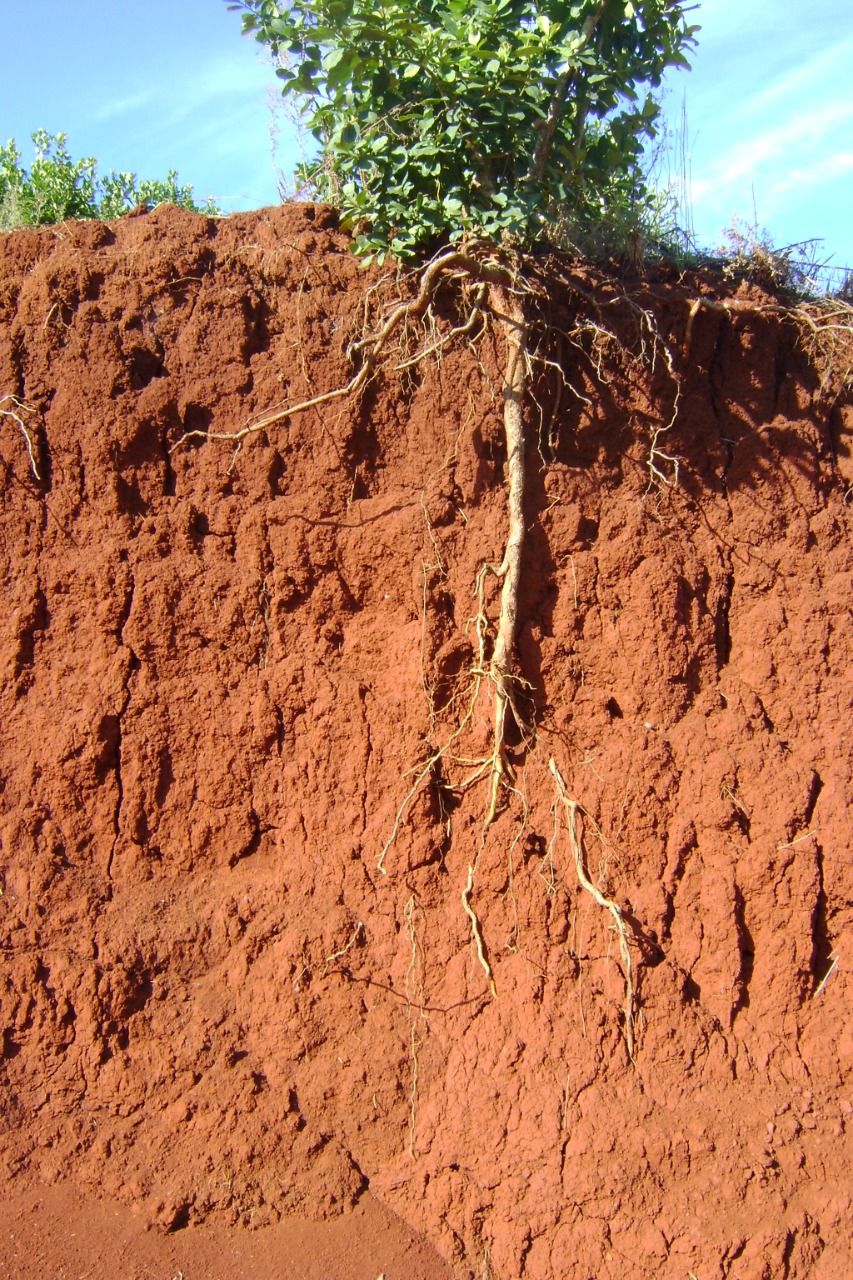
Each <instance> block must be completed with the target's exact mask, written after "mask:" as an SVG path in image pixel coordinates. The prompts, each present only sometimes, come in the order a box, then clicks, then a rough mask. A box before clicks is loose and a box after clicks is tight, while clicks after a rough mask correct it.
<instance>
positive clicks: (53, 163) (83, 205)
mask: <svg viewBox="0 0 853 1280" xmlns="http://www.w3.org/2000/svg"><path fill="white" fill-rule="evenodd" d="M32 140H33V143H34V144H35V151H36V154H35V159H34V160H33V163H32V167H31V168H30V169H29V171H28V170H27V169H25V168H23V166H22V165H21V153H20V151H19V150H18V148H17V147H16V146H15V140H14V138H10V140H9V141H8V142H7V144H6V146H5V147H0V231H11V230H13V229H14V228H16V227H43V226H50V225H52V224H53V223H57V222H65V221H66V220H68V219H73V218H101V219H106V218H120V217H121V216H122V214H124V213H129V212H130V210H131V209H135V208H136V207H137V206H138V205H140V204H148V205H156V204H166V203H168V204H175V205H178V206H179V207H180V208H181V209H189V210H191V211H192V212H194V213H208V214H214V213H218V212H219V210H218V209H217V207H216V205H215V204H213V202H212V201H210V200H208V201H207V203H206V204H205V205H203V206H199V205H197V204H196V203H195V202H194V200H193V189H192V187H191V186H189V185H187V186H179V185H178V175H177V173H176V171H175V170H174V169H172V170H170V171H169V174H168V176H167V177H166V179H165V180H164V181H159V182H150V181H143V182H140V181H138V179H137V176H136V174H135V173H116V172H115V171H114V170H110V172H109V173H108V174H107V175H106V177H104V178H99V177H98V166H97V162H96V161H95V160H94V159H93V158H92V157H91V156H87V157H86V159H84V160H72V158H71V156H70V155H69V153H68V150H67V148H66V145H65V143H66V135H65V134H64V133H57V134H50V133H47V132H46V131H45V130H44V129H37V130H36V132H35V133H34V134H33V135H32Z"/></svg>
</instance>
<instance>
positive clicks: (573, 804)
mask: <svg viewBox="0 0 853 1280" xmlns="http://www.w3.org/2000/svg"><path fill="white" fill-rule="evenodd" d="M548 768H549V769H550V770H551V773H552V775H553V778H554V784H555V786H556V788H557V797H558V800H559V802H560V803H561V804H562V806H563V808H564V809H565V811H566V816H567V819H568V823H567V825H568V829H569V841H570V843H571V847H572V856H573V858H574V862H575V870H576V872H577V876H578V880H579V882H580V885H581V888H583V889H586V891H587V893H589V894H590V895H591V896H592V897H593V898H594V899H595V901H596V902H597V903H598V905H599V906H600V907H603V908H604V909H605V911H609V912H610V914H611V915H612V916H613V919H614V921H615V922H616V932H617V933H618V935H619V950H620V951H621V953H622V964H623V965H624V968H625V1043H626V1045H627V1047H628V1057H629V1058H630V1059H631V1061H632V1062H633V1061H634V970H633V965H632V963H631V952H630V949H629V947H628V929H627V926H626V924H625V917H624V915H623V913H622V908H621V907H620V906H619V905H618V903H616V902H614V901H613V900H612V899H611V898H605V896H604V894H603V893H602V892H601V890H600V889H597V888H596V886H595V885H594V884H593V883H592V881H591V880H590V878H589V876H588V875H587V871H586V867H585V865H584V854H583V847H582V844H583V842H582V837H581V836H579V835H578V829H577V815H578V813H579V812H580V813H584V812H585V810H584V808H583V806H582V805H581V804H579V803H578V801H577V800H573V799H572V798H571V797H570V796H569V794H568V792H567V791H566V784H565V782H564V781H563V776H562V774H561V773H560V770H559V769H558V768H557V762H556V761H555V760H554V757H553V756H552V757H551V758H550V760H549V761H548Z"/></svg>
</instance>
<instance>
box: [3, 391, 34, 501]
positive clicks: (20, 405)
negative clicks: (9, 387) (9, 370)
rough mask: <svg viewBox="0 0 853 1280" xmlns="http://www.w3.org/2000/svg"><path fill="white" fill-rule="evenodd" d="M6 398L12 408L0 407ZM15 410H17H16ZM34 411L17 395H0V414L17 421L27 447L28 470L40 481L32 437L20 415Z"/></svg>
mask: <svg viewBox="0 0 853 1280" xmlns="http://www.w3.org/2000/svg"><path fill="white" fill-rule="evenodd" d="M7 400H8V401H9V402H10V403H11V404H13V405H14V406H15V407H14V408H13V409H4V408H3V407H2V406H3V405H4V404H5V403H6V401H7ZM16 410H17V411H18V412H16ZM35 412H36V411H35V409H34V408H33V407H32V405H29V404H24V402H23V401H22V400H19V399H18V398H17V396H12V395H5V396H0V414H2V415H3V417H4V418H12V419H14V421H15V422H17V424H18V430H19V431H20V433H21V435H22V436H23V437H24V443H25V444H26V447H27V456H28V458H29V460H30V470H31V471H32V473H33V475H34V476H35V478H36V480H38V481H39V482H41V476H40V475H39V469H38V466H37V465H36V459H35V454H34V452H33V441H32V437H31V436H30V433H29V431H28V430H27V424H26V423H25V422H24V419H23V418H22V417H21V414H22V413H35Z"/></svg>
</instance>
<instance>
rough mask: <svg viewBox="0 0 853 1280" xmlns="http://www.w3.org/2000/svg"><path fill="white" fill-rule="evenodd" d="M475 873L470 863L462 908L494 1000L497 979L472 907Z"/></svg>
mask: <svg viewBox="0 0 853 1280" xmlns="http://www.w3.org/2000/svg"><path fill="white" fill-rule="evenodd" d="M474 871H475V865H474V864H473V863H469V864H468V883H467V884H466V885H465V888H464V889H463V890H462V906H463V907H464V909H465V914H466V916H467V917H468V919H469V920H470V921H471V937H472V938H473V940H474V945H475V947H476V948H477V959H478V960H479V961H480V964H481V965H482V966H483V972H484V973H485V975H486V977H487V978H488V981H489V990H490V991H491V993H492V997H493V999H497V994H498V989H497V987H496V986H495V979H494V976H493V974H492V966H491V965H490V964H489V957H488V956H487V954H486V944H485V942H484V941H483V930H482V928H481V927H480V921H479V920H478V919H477V913H476V911H475V910H474V908H473V907H472V906H471V894H472V892H473V890H474Z"/></svg>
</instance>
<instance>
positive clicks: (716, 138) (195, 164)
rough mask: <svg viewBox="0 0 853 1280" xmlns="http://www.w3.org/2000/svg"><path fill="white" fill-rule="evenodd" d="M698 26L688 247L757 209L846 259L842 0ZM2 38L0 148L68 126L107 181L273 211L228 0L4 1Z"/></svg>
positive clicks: (712, 5) (746, 7)
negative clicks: (160, 184) (188, 187)
mask: <svg viewBox="0 0 853 1280" xmlns="http://www.w3.org/2000/svg"><path fill="white" fill-rule="evenodd" d="M693 20H694V21H697V22H699V23H700V24H701V26H702V31H701V33H700V36H699V47H698V50H697V52H696V55H695V58H694V68H693V70H692V71H691V72H690V73H681V72H679V73H677V74H675V75H673V76H671V77H670V79H669V81H668V96H667V98H666V101H665V109H666V113H667V117H668V119H669V121H670V123H671V124H672V125H673V126H677V125H678V123H679V119H680V114H681V106H682V97H686V112H687V150H688V153H689V156H690V176H691V185H692V209H693V221H694V225H695V229H696V234H697V238H698V239H699V241H700V242H701V243H702V244H704V245H707V246H712V247H713V246H716V245H719V244H720V243H721V242H722V238H723V237H722V230H723V228H724V227H725V226H727V225H728V224H729V223H730V222H731V219H732V217H733V216H735V215H738V216H740V217H741V218H744V219H746V220H748V221H750V222H751V221H752V220H753V217H754V211H755V214H757V218H758V222H759V224H760V225H762V226H766V227H767V229H768V230H769V231H770V233H771V235H772V236H773V239H774V241H775V243H776V244H777V245H785V244H788V243H790V242H791V241H795V240H803V239H807V238H809V237H822V238H824V240H825V245H824V247H823V249H822V253H823V255H824V256H826V257H829V256H832V257H833V260H834V261H835V262H836V263H838V264H844V265H853V217H851V212H850V211H851V209H853V91H851V88H850V85H851V71H850V68H851V66H853V4H852V3H851V0H810V3H809V5H808V6H807V11H806V7H805V6H803V5H801V4H794V3H793V0H703V3H702V4H701V5H700V6H699V10H698V12H697V13H695V14H694V15H693ZM0 45H2V48H3V53H4V57H3V73H2V77H0V139H2V140H3V141H5V140H6V139H8V138H10V137H14V138H15V139H16V141H17V143H18V146H19V147H20V149H21V150H22V151H23V153H24V161H25V163H29V161H30V160H31V158H32V148H31V144H30V142H29V135H30V134H31V133H32V132H33V130H34V129H37V128H45V129H47V130H48V131H49V132H52V133H55V132H58V131H59V130H63V131H64V132H66V133H67V134H68V135H69V143H68V145H69V149H70V150H71V153H72V155H73V156H74V157H75V158H77V157H80V156H83V155H93V156H95V157H96V158H97V160H98V161H99V164H100V168H101V171H102V172H103V171H105V170H107V169H110V168H115V169H132V170H134V171H135V172H137V173H138V174H139V176H140V177H149V178H157V177H163V176H165V174H166V171H167V170H168V169H170V168H176V169H177V170H178V173H179V176H180V178H181V180H182V181H183V182H191V183H192V184H193V186H194V188H195V192H196V196H197V198H205V197H207V196H213V197H214V198H215V199H216V200H217V201H218V203H219V204H220V205H221V206H222V207H223V208H225V209H226V210H233V209H246V208H257V207H260V206H262V205H265V204H274V203H276V202H277V200H278V191H277V187H276V180H275V174H274V169H273V163H272V158H271V150H270V126H271V124H272V122H273V119H274V116H273V113H272V111H271V110H270V105H269V100H270V97H271V96H272V98H273V100H275V88H274V84H275V80H274V76H273V73H272V69H271V67H270V66H269V65H268V64H267V63H265V61H264V53H263V50H262V49H261V47H260V46H259V45H257V44H256V43H255V42H254V41H252V40H249V39H245V38H243V37H242V36H241V35H240V20H239V15H238V14H235V13H229V12H228V10H227V9H226V5H225V3H224V0H70V2H69V0H38V3H37V4H29V5H28V4H24V3H23V0H0ZM278 121H279V124H280V125H282V126H283V130H284V131H283V133H282V134H281V135H280V138H279V144H280V145H279V164H280V166H281V167H282V168H285V169H288V168H289V167H290V165H291V164H292V161H293V158H295V157H296V155H297V154H298V153H297V151H296V147H295V143H294V140H293V130H292V127H291V126H290V125H289V124H288V122H287V121H286V120H284V119H283V118H282V116H281V113H280V112H279V113H278ZM673 165H674V171H675V172H677V171H678V164H677V162H675V161H674V162H673Z"/></svg>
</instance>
